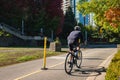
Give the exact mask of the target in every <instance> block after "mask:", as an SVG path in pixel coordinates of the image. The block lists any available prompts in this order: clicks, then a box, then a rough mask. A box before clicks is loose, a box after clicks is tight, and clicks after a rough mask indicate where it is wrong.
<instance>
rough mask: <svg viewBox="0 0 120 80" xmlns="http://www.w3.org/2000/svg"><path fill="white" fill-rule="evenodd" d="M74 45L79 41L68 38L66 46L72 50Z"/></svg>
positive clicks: (77, 44)
mask: <svg viewBox="0 0 120 80" xmlns="http://www.w3.org/2000/svg"><path fill="white" fill-rule="evenodd" d="M76 46H79V43H77V42H75V41H70V40H69V41H68V47H69V49H70V50H73V48H75V47H76Z"/></svg>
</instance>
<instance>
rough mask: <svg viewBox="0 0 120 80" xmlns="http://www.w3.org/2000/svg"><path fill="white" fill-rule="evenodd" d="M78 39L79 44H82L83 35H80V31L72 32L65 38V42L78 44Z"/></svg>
mask: <svg viewBox="0 0 120 80" xmlns="http://www.w3.org/2000/svg"><path fill="white" fill-rule="evenodd" d="M79 39H80V42H81V43H82V42H83V35H82V33H81V31H76V30H75V31H72V32H71V33H70V34H69V35H68V37H67V40H68V42H69V41H70V42H73V43H76V42H77V43H78V40H79Z"/></svg>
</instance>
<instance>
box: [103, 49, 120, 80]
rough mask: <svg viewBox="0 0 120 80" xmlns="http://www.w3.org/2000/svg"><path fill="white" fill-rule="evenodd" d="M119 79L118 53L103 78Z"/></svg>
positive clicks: (119, 63) (119, 60) (109, 79)
mask: <svg viewBox="0 0 120 80" xmlns="http://www.w3.org/2000/svg"><path fill="white" fill-rule="evenodd" d="M118 78H120V51H118V53H117V54H115V56H114V58H113V59H112V61H111V63H110V65H109V67H108V69H107V72H106V76H105V80H118Z"/></svg>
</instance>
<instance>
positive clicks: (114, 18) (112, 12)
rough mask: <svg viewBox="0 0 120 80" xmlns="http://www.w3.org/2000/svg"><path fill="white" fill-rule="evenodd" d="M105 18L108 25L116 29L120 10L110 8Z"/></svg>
mask: <svg viewBox="0 0 120 80" xmlns="http://www.w3.org/2000/svg"><path fill="white" fill-rule="evenodd" d="M104 16H105V18H106V20H107V21H108V22H110V25H111V26H113V27H118V22H120V8H110V9H108V10H107V11H106V12H105V15H104Z"/></svg>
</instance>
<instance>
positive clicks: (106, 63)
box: [86, 51, 117, 80]
mask: <svg viewBox="0 0 120 80" xmlns="http://www.w3.org/2000/svg"><path fill="white" fill-rule="evenodd" d="M116 52H117V51H115V52H114V53H113V54H112V55H110V56H109V57H108V58H107V59H106V60H104V61H103V62H102V63H101V64H100V65H99V66H98V67H100V66H102V67H104V68H105V69H106V68H107V67H108V66H109V64H110V62H111V60H112V58H113V57H114V54H115V53H116ZM93 74H94V73H91V74H90V75H93ZM105 75H106V72H102V73H101V74H100V75H97V76H89V77H88V78H87V79H86V80H105Z"/></svg>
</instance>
